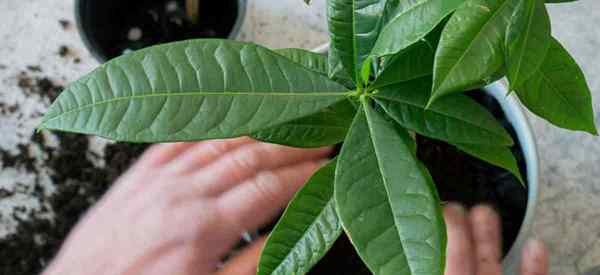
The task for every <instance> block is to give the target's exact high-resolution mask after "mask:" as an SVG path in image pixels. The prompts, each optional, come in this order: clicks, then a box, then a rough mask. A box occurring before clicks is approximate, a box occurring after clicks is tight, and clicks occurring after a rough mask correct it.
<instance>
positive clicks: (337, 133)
mask: <svg viewBox="0 0 600 275" xmlns="http://www.w3.org/2000/svg"><path fill="white" fill-rule="evenodd" d="M354 113H356V109H355V108H354V106H352V104H351V103H350V101H349V100H344V101H341V102H339V103H336V104H334V105H332V106H329V107H327V108H325V109H322V110H321V111H319V112H318V113H316V114H313V115H310V116H307V117H303V118H299V119H296V120H292V121H290V122H286V123H284V124H282V125H278V126H275V127H273V128H269V129H265V130H261V131H258V132H256V133H252V134H251V135H250V136H251V137H252V138H254V139H257V140H260V141H264V142H269V143H277V144H282V145H288V146H294V147H304V148H311V147H321V146H326V145H334V144H338V143H341V142H342V141H344V138H345V137H346V133H347V132H348V129H349V128H350V124H351V123H352V118H353V117H354Z"/></svg>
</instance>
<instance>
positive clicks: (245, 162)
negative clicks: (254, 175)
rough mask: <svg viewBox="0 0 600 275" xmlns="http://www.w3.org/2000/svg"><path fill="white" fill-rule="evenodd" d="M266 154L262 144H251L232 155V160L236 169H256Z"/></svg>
mask: <svg viewBox="0 0 600 275" xmlns="http://www.w3.org/2000/svg"><path fill="white" fill-rule="evenodd" d="M264 154H265V153H264V150H263V149H262V148H260V146H251V147H248V148H246V149H244V150H241V151H240V152H238V153H237V154H235V155H234V156H232V158H231V161H232V162H233V167H234V168H235V169H240V170H254V169H256V168H257V167H258V166H259V164H260V161H261V158H262V156H263V155H264Z"/></svg>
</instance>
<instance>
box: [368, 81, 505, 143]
mask: <svg viewBox="0 0 600 275" xmlns="http://www.w3.org/2000/svg"><path fill="white" fill-rule="evenodd" d="M430 87H431V77H424V78H419V79H416V80H413V81H409V82H403V83H400V84H396V85H392V86H387V87H384V88H381V89H380V90H379V92H378V93H375V94H374V95H373V98H374V99H375V101H376V102H377V103H378V104H379V105H380V106H381V107H382V108H383V109H384V110H385V112H386V113H387V114H388V115H389V116H390V117H392V118H393V119H394V120H395V121H396V122H397V123H398V124H400V125H402V126H403V127H405V128H408V129H410V130H413V131H415V132H417V133H419V134H421V135H423V136H426V137H429V138H434V139H439V140H443V141H446V142H449V143H465V144H483V145H492V146H501V145H506V146H510V145H512V144H513V140H512V138H511V137H510V135H509V134H508V132H506V130H505V129H504V128H503V127H502V126H501V125H500V124H499V123H498V122H497V121H496V119H495V118H494V116H492V114H490V113H489V111H488V110H486V109H485V108H484V107H482V106H481V105H479V104H478V103H477V102H475V101H474V100H473V99H471V98H470V97H468V96H464V95H452V96H447V97H444V98H440V99H439V100H438V101H435V102H434V103H433V104H432V105H431V106H429V108H428V109H425V106H426V105H427V100H428V99H429V92H430V90H429V88H430Z"/></svg>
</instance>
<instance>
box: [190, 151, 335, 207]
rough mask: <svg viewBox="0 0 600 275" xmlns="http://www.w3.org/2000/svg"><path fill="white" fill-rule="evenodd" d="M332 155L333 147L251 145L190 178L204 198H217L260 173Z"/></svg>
mask: <svg viewBox="0 0 600 275" xmlns="http://www.w3.org/2000/svg"><path fill="white" fill-rule="evenodd" d="M330 153H331V148H321V149H299V148H292V147H286V146H280V145H273V144H267V143H251V144H248V145H246V146H241V147H239V148H238V149H236V150H233V151H232V152H230V153H228V154H227V156H226V157H222V158H220V159H218V160H217V161H215V162H213V163H211V164H209V165H208V166H206V167H205V168H204V169H201V170H200V171H198V172H196V173H195V174H192V175H190V177H189V181H190V184H191V185H192V186H194V187H195V188H196V189H197V190H198V191H199V192H200V193H201V194H202V195H206V196H215V195H218V194H220V193H222V192H225V191H226V190H229V189H231V188H232V187H233V186H235V185H237V184H239V183H241V182H243V181H244V180H247V179H249V178H252V177H254V176H255V175H256V174H258V172H260V171H263V170H273V169H277V168H281V167H286V166H289V165H292V164H297V163H302V162H305V161H311V160H317V159H321V158H325V157H327V156H328V155H329V154H330Z"/></svg>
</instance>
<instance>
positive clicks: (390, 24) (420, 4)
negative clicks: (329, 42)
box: [372, 0, 465, 56]
mask: <svg viewBox="0 0 600 275" xmlns="http://www.w3.org/2000/svg"><path fill="white" fill-rule="evenodd" d="M464 1H465V0H389V1H388V2H389V3H388V5H387V7H388V9H389V10H387V11H386V14H387V15H386V20H385V21H386V25H385V26H384V27H383V29H382V30H381V35H380V36H379V38H378V39H377V42H376V43H375V45H374V47H373V52H372V54H373V55H375V56H384V55H391V54H396V53H398V52H400V51H401V50H403V49H405V48H407V47H408V46H410V45H412V44H414V43H415V42H417V41H419V40H420V39H422V38H423V37H425V35H426V34H428V33H429V32H430V31H431V30H433V28H435V26H437V25H438V24H439V23H440V22H441V21H442V20H443V19H444V18H445V17H446V16H447V15H449V14H450V13H451V12H452V11H454V10H455V9H456V8H457V7H458V6H460V5H461V4H462V3H463V2H464Z"/></svg>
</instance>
